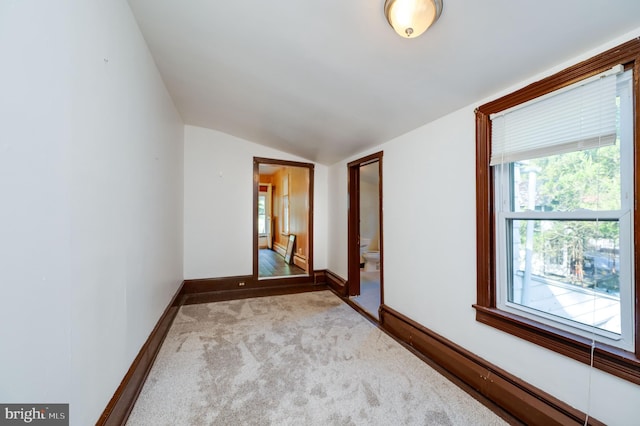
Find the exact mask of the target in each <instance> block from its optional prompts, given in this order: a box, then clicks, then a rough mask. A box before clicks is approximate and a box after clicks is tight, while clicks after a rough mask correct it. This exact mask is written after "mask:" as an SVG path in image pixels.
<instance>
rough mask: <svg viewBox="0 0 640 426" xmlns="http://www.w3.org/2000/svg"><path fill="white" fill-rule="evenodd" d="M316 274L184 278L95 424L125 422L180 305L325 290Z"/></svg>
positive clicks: (322, 273)
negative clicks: (283, 277)
mask: <svg viewBox="0 0 640 426" xmlns="http://www.w3.org/2000/svg"><path fill="white" fill-rule="evenodd" d="M318 276H324V272H323V271H319V272H316V273H314V274H313V276H309V277H295V278H285V279H273V280H254V279H253V277H252V276H250V275H245V276H236V277H223V278H206V279H196V280H185V281H183V282H182V285H181V286H180V288H179V289H178V291H177V292H176V294H175V295H174V296H173V298H172V299H171V302H170V303H169V306H167V308H166V309H165V311H164V312H163V314H162V316H161V317H160V319H159V320H158V323H157V324H156V326H155V328H154V329H153V331H152V332H151V334H150V335H149V338H148V339H147V341H146V342H145V343H144V345H142V348H141V349H140V352H139V353H138V356H136V358H135V359H134V360H133V363H132V364H131V367H129V370H128V371H127V374H126V375H125V376H124V378H123V379H122V382H121V383H120V386H118V389H116V392H115V393H114V394H113V397H112V398H111V400H110V401H109V403H108V404H107V407H106V408H105V409H104V411H103V412H102V415H101V416H100V418H99V419H98V421H97V422H96V425H99V426H103V425H106V426H111V425H123V424H125V423H126V421H127V418H128V417H129V414H130V413H131V410H132V409H133V406H134V404H135V402H136V399H137V398H138V395H139V394H140V391H141V390H142V387H143V385H144V382H145V380H146V378H147V375H148V374H149V371H150V370H151V367H152V366H153V362H154V361H155V358H156V355H157V354H158V351H159V350H160V347H161V346H162V343H163V342H164V339H165V337H166V335H167V332H168V331H169V328H170V327H171V324H172V323H173V319H174V318H175V316H176V314H177V313H178V309H179V308H180V306H182V305H186V304H194V303H209V302H217V301H222V300H235V299H246V298H249V297H262V296H275V295H283V294H294V293H302V292H308V291H319V290H326V289H327V286H326V284H325V281H323V280H322V281H320V282H318V281H317V277H318ZM240 283H243V285H240Z"/></svg>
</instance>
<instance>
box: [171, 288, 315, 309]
mask: <svg viewBox="0 0 640 426" xmlns="http://www.w3.org/2000/svg"><path fill="white" fill-rule="evenodd" d="M327 289H328V287H327V286H326V285H325V284H291V285H281V286H271V287H261V288H247V289H234V290H219V291H207V292H203V293H191V294H186V295H185V296H184V299H183V302H182V303H183V304H184V305H195V304H199V303H212V302H222V301H224V300H239V299H249V298H252V297H266V296H281V295H284V294H296V293H306V292H310V291H320V290H327Z"/></svg>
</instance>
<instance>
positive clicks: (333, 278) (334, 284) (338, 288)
mask: <svg viewBox="0 0 640 426" xmlns="http://www.w3.org/2000/svg"><path fill="white" fill-rule="evenodd" d="M324 274H325V280H326V283H327V285H328V286H329V288H330V289H331V290H333V292H334V293H336V294H337V295H338V296H340V297H347V294H348V290H349V288H348V286H347V281H346V280H344V279H342V278H341V277H339V276H338V275H336V274H334V273H333V272H331V271H329V270H328V269H327V270H325V271H324Z"/></svg>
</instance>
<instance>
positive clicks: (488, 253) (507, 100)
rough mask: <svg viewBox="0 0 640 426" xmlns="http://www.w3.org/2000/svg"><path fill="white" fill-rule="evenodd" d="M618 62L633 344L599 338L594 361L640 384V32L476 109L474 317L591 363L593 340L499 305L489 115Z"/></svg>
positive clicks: (601, 368) (597, 365)
mask: <svg viewBox="0 0 640 426" xmlns="http://www.w3.org/2000/svg"><path fill="white" fill-rule="evenodd" d="M617 64H623V65H625V69H633V94H634V100H633V106H634V115H633V116H634V123H633V129H634V135H633V151H634V152H633V156H634V159H633V161H634V171H633V180H634V204H633V206H634V207H633V218H634V236H633V244H634V265H633V268H634V280H635V282H634V283H633V286H634V291H635V295H634V296H635V306H634V321H633V324H634V334H635V336H634V337H635V338H634V346H635V350H634V351H633V352H631V351H624V350H622V349H619V348H616V347H613V346H610V345H606V344H603V343H599V342H596V343H595V348H594V350H593V366H594V367H595V368H598V369H600V370H602V371H605V372H608V373H610V374H613V375H615V376H617V377H620V378H622V379H625V380H628V381H630V382H632V383H635V384H640V280H639V279H640V276H639V274H640V269H638V261H639V260H640V209H639V207H640V206H638V200H639V199H640V173H637V172H636V169H637V167H638V165H640V81H639V76H640V38H636V39H633V40H631V41H628V42H626V43H624V44H622V45H620V46H617V47H615V48H613V49H610V50H608V51H606V52H604V53H601V54H599V55H597V56H595V57H593V58H590V59H587V60H586V61H583V62H581V63H579V64H576V65H574V66H571V67H569V68H567V69H565V70H563V71H560V72H558V73H556V74H554V75H552V76H549V77H547V78H544V79H542V80H540V81H537V82H535V83H532V84H530V85H528V86H526V87H524V88H522V89H520V90H517V91H515V92H513V93H511V94H508V95H505V96H503V97H501V98H499V99H497V100H494V101H492V102H489V103H486V104H484V105H482V106H480V107H478V108H477V109H476V112H475V115H476V217H477V219H476V226H477V237H476V238H477V274H478V276H477V303H476V304H474V305H473V307H474V308H475V309H476V320H477V321H479V322H481V323H484V324H486V325H489V326H491V327H495V328H497V329H499V330H502V331H504V332H507V333H510V334H512V335H514V336H517V337H520V338H522V339H525V340H527V341H529V342H532V343H535V344H537V345H540V346H542V347H545V348H547V349H550V350H552V351H554V352H557V353H560V354H562V355H565V356H568V357H570V358H572V359H574V360H577V361H580V362H582V363H585V364H587V365H589V364H591V362H592V360H591V352H592V341H591V339H587V338H585V337H582V336H579V335H576V334H573V333H569V332H566V331H563V330H560V329H558V328H555V327H552V326H549V325H545V324H542V323H540V322H537V321H534V320H530V319H527V318H524V317H522V316H519V315H516V314H512V313H509V312H505V311H503V310H500V309H498V308H497V300H496V285H497V282H496V251H495V250H496V241H495V235H496V232H495V231H496V229H495V228H496V224H495V209H494V206H493V200H494V176H493V170H492V168H491V167H490V166H489V159H490V155H491V119H490V115H491V114H495V113H498V112H501V111H504V110H506V109H509V108H512V107H514V106H517V105H520V104H522V103H524V102H527V101H529V100H531V99H535V98H537V97H539V96H543V95H545V94H547V93H551V92H554V91H556V90H558V89H561V88H563V87H565V86H569V85H571V84H573V83H576V82H577V81H580V80H582V79H585V78H588V77H590V76H593V75H596V74H599V73H601V72H603V71H605V70H607V69H609V68H611V67H613V66H615V65H617Z"/></svg>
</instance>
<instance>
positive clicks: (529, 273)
mask: <svg viewBox="0 0 640 426" xmlns="http://www.w3.org/2000/svg"><path fill="white" fill-rule="evenodd" d="M639 55H640V42H639V41H638V40H634V41H631V42H629V43H627V44H625V45H623V46H620V47H619V48H616V49H614V50H612V51H610V52H606V53H604V54H603V55H601V56H598V57H596V58H593V59H591V60H588V61H585V62H583V63H581V64H578V65H576V66H574V67H571V68H570V69H568V70H565V71H563V72H560V73H558V74H556V75H554V76H551V77H549V78H547V79H544V80H542V81H540V82H537V83H534V84H532V85H530V86H527V87H525V88H524V89H522V90H520V91H518V92H515V93H513V94H511V95H507V96H505V97H503V98H501V99H498V100H496V101H494V102H491V103H488V104H485V105H483V106H481V107H480V108H478V110H477V111H476V124H477V126H476V129H477V170H476V173H477V174H476V178H477V206H478V209H477V213H478V214H477V217H478V219H477V224H478V255H477V256H478V303H477V304H476V305H474V306H475V308H476V318H477V319H478V321H481V322H483V323H486V324H488V325H491V326H494V327H497V328H499V329H502V330H503V331H507V332H510V333H512V334H515V335H517V336H519V337H522V338H525V339H527V340H530V341H532V342H535V343H538V344H540V345H542V346H545V347H547V348H549V349H552V350H555V351H557V352H560V353H563V354H565V355H567V356H570V357H573V358H574V359H577V360H580V361H582V362H585V363H590V362H591V356H592V355H591V352H592V351H591V346H592V341H593V342H595V349H594V350H593V357H594V360H593V361H594V365H595V366H596V367H598V368H601V369H603V370H605V371H608V372H611V373H612V374H616V375H618V376H620V377H623V378H626V379H628V380H631V381H633V382H635V383H639V384H640V369H639V368H638V367H640V358H639V356H638V355H640V342H639V341H638V340H639V339H638V330H637V327H636V326H635V324H637V321H638V315H639V312H638V311H639V309H638V306H637V303H636V302H635V295H636V294H638V284H637V283H636V279H635V276H636V270H635V269H636V268H635V265H636V263H635V261H634V259H635V253H634V247H635V246H636V243H637V242H638V241H636V239H635V237H634V235H635V234H634V232H633V229H634V226H635V225H634V222H635V221H636V219H637V218H636V216H635V215H636V212H635V209H634V205H635V202H636V200H637V194H638V188H637V187H636V186H635V185H634V181H635V171H634V158H636V156H637V155H638V153H637V149H636V148H635V145H636V143H635V141H636V136H635V135H634V129H635V128H637V125H638V124H637V122H636V121H635V120H637V118H635V116H634V105H636V102H637V100H636V97H637V90H638V89H637V87H634V83H633V74H634V69H635V68H634V66H635V64H636V63H638V62H637V60H638V59H639ZM634 92H635V95H634Z"/></svg>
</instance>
